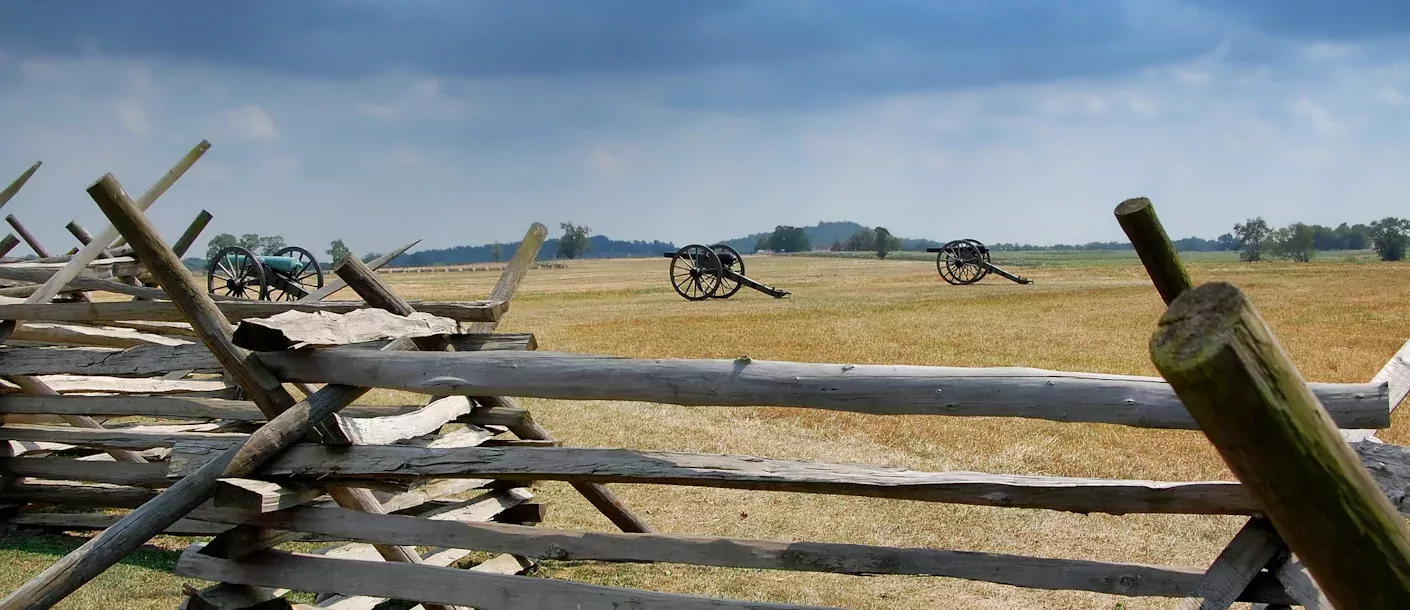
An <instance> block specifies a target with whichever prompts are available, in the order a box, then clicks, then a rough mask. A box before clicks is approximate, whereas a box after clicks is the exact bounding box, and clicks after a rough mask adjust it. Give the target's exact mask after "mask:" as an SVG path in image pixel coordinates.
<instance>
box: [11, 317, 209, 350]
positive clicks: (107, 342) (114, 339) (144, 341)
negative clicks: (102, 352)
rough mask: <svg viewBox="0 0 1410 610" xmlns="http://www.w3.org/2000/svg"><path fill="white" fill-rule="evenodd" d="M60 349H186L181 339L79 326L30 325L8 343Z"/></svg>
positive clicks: (185, 341) (41, 323)
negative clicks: (163, 347)
mask: <svg viewBox="0 0 1410 610" xmlns="http://www.w3.org/2000/svg"><path fill="white" fill-rule="evenodd" d="M15 341H28V342H33V343H46V344H62V345H93V346H102V347H136V346H139V345H188V344H190V343H191V342H190V341H188V340H185V339H177V338H175V337H167V336H163V335H158V334H152V333H145V332H140V331H137V330H132V329H127V328H105V327H96V326H85V325H80V324H50V323H47V322H30V323H28V324H25V325H23V326H20V327H18V328H16V329H15V332H14V334H13V335H10V342H15Z"/></svg>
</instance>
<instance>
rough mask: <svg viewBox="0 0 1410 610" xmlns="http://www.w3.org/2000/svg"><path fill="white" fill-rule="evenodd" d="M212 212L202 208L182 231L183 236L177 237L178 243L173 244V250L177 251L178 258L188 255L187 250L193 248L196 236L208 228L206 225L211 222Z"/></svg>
mask: <svg viewBox="0 0 1410 610" xmlns="http://www.w3.org/2000/svg"><path fill="white" fill-rule="evenodd" d="M211 218H213V217H212V216H211V213H210V212H207V211H205V210H201V213H200V214H197V215H196V218H195V219H194V220H192V221H191V224H190V225H189V226H187V227H186V230H185V231H183V232H182V233H181V237H178V238H176V243H174V244H172V246H171V251H172V252H175V253H176V256H177V258H180V257H182V256H185V255H186V251H187V250H189V249H191V244H194V243H196V238H197V237H200V236H201V231H204V230H206V225H207V224H210V221H211Z"/></svg>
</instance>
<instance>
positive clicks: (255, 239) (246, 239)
mask: <svg viewBox="0 0 1410 610" xmlns="http://www.w3.org/2000/svg"><path fill="white" fill-rule="evenodd" d="M236 245H237V246H240V247H241V248H244V249H246V250H249V251H250V252H254V253H256V254H258V253H259V246H260V238H259V234H258V233H246V234H244V235H241V236H240V243H238V244H236Z"/></svg>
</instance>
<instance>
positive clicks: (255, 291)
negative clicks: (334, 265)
mask: <svg viewBox="0 0 1410 610" xmlns="http://www.w3.org/2000/svg"><path fill="white" fill-rule="evenodd" d="M206 287H207V289H208V290H209V291H210V293H211V294H217V295H221V296H228V297H235V298H239V299H253V300H258V301H297V300H299V299H302V298H304V297H306V296H308V294H309V293H311V292H313V291H315V290H318V289H319V288H322V287H323V270H322V269H321V268H319V266H318V261H316V260H314V258H313V253H311V252H309V251H308V250H305V249H303V248H300V247H298V246H289V247H287V248H283V249H280V250H279V251H278V252H275V253H274V256H258V255H256V254H255V253H253V252H250V251H249V250H247V249H245V248H241V247H240V246H230V247H229V248H225V249H223V250H221V251H220V252H217V253H216V255H215V256H214V257H212V258H211V260H210V263H209V264H208V265H207V267H206Z"/></svg>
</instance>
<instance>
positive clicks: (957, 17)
mask: <svg viewBox="0 0 1410 610" xmlns="http://www.w3.org/2000/svg"><path fill="white" fill-rule="evenodd" d="M0 137H3V140H0V184H3V183H8V181H9V180H11V179H12V178H13V177H14V176H17V175H19V174H20V172H22V171H23V170H24V169H25V168H27V167H28V166H29V165H30V164H32V163H33V162H34V161H37V160H42V161H43V162H44V165H43V167H42V168H41V169H40V170H39V172H38V173H37V174H36V175H35V177H34V178H33V179H32V180H31V181H30V182H29V184H28V185H27V186H26V187H25V188H24V190H23V191H21V192H20V194H19V195H18V196H17V197H16V198H15V199H14V200H13V201H11V202H10V203H9V204H8V205H7V206H5V208H4V209H3V210H2V211H0V215H4V214H14V215H15V216H16V217H17V218H19V219H21V220H22V221H23V222H24V223H25V224H26V225H27V226H28V227H29V228H30V229H31V231H33V232H34V233H35V234H36V235H37V236H38V237H39V239H41V240H42V241H43V242H44V243H45V245H46V246H47V247H48V248H49V249H51V250H59V251H61V250H67V249H68V248H70V247H72V246H74V245H76V242H74V240H73V238H72V237H70V236H69V235H68V234H67V232H65V231H64V229H63V225H64V223H66V222H68V221H70V220H78V222H80V223H81V224H83V225H84V226H85V227H87V228H88V229H89V230H90V231H92V232H94V233H97V232H98V231H100V230H102V229H103V228H104V227H106V226H107V222H106V220H105V218H104V217H103V216H102V214H101V212H100V211H99V210H98V209H97V207H96V206H95V205H94V204H93V203H92V200H91V199H89V198H88V196H87V195H86V193H84V192H83V191H84V189H85V188H87V186H88V185H89V184H91V183H92V182H93V181H94V180H96V179H97V178H99V177H100V176H102V175H103V174H104V173H107V172H111V173H113V175H114V176H116V177H117V178H118V180H119V181H120V182H121V183H122V184H123V185H124V187H125V188H126V190H127V191H128V192H129V194H131V195H132V196H133V197H136V196H137V195H139V194H140V193H141V192H143V191H145V190H146V189H147V187H149V186H150V185H151V184H152V183H153V182H154V181H155V180H157V178H158V177H160V176H161V175H162V174H163V173H165V172H166V170H167V169H168V168H169V167H170V166H171V165H172V164H174V163H175V162H176V161H177V160H178V159H180V158H181V157H182V155H184V154H185V153H186V152H187V151H188V150H190V149H191V147H193V146H194V145H195V144H196V143H197V142H199V141H200V140H202V139H206V140H209V141H210V142H211V144H212V147H211V149H210V151H209V152H207V153H206V155H205V156H204V157H203V158H202V160H201V161H199V162H198V163H197V164H196V166H195V167H194V168H192V170H191V171H190V172H189V173H188V174H187V175H186V176H185V177H184V178H182V179H181V181H180V182H178V183H177V185H176V186H175V187H173V188H172V189H171V190H170V191H169V192H168V193H167V194H166V195H165V196H164V197H162V198H161V199H160V200H159V201H158V202H157V204H156V205H155V206H154V207H153V208H152V209H151V210H150V211H149V215H150V216H151V218H152V219H153V220H154V221H155V222H156V223H157V225H158V227H159V229H161V230H162V231H163V234H164V235H166V236H167V238H168V240H174V239H175V237H176V236H177V235H178V234H179V232H180V231H181V230H182V229H183V228H184V227H185V225H186V224H187V222H189V220H190V219H191V218H192V217H194V216H195V214H196V213H197V212H198V211H199V210H200V209H206V210H209V211H210V212H211V213H212V214H214V215H215V220H214V221H213V222H212V224H211V226H210V228H209V229H207V231H208V233H207V234H206V235H205V236H204V237H207V238H208V237H210V236H213V235H214V234H216V233H219V232H226V233H233V234H236V235H239V234H242V233H259V234H275V233H277V234H281V235H283V236H284V237H285V238H286V240H287V241H288V242H289V243H291V244H295V245H303V246H305V247H307V248H308V249H310V250H312V251H314V252H315V253H316V254H319V255H321V254H322V253H323V251H324V250H325V249H326V248H327V244H328V242H329V241H330V240H332V239H343V240H345V242H346V243H347V245H348V246H349V247H350V248H352V250H353V251H354V252H359V253H365V252H371V251H385V250H388V249H391V248H393V247H395V246H397V245H400V244H403V243H406V242H409V241H411V240H414V239H422V240H423V241H422V243H421V245H420V246H419V247H420V248H439V247H449V246H454V245H462V244H481V243H486V242H491V241H514V240H517V239H519V238H520V237H521V236H522V235H523V234H524V231H525V230H527V228H528V226H529V224H530V223H532V222H542V223H544V224H546V225H548V226H549V227H550V235H553V236H556V235H558V234H559V233H560V231H559V229H558V224H559V223H561V222H573V223H576V224H584V225H587V226H589V227H590V228H591V229H592V231H593V232H594V233H597V234H604V235H608V236H610V237H612V238H615V239H646V240H650V239H661V240H668V241H674V242H676V243H677V244H686V243H693V242H701V243H713V242H714V241H718V240H722V239H726V238H731V237H737V236H741V235H744V234H747V233H752V232H757V231H767V230H771V229H772V228H773V227H774V226H775V225H779V224H791V225H808V224H812V223H815V222H817V221H820V220H853V221H856V222H860V223H863V224H866V225H870V226H878V225H879V226H885V227H888V228H889V229H890V230H891V231H892V233H894V234H897V235H902V236H906V237H927V238H931V239H939V240H948V239H958V238H976V239H979V240H981V241H986V242H990V243H995V242H1001V241H1002V242H1026V243H1036V244H1051V243H1073V242H1085V241H1092V240H1115V239H1122V234H1121V231H1120V229H1119V227H1118V226H1117V224H1116V222H1115V220H1114V219H1113V218H1112V216H1111V213H1112V209H1113V208H1114V207H1115V206H1116V204H1118V203H1120V202H1121V201H1122V200H1124V199H1126V198H1129V197H1136V196H1146V197H1150V198H1151V199H1152V200H1153V201H1154V202H1155V204H1156V207H1157V209H1158V210H1159V212H1160V216H1161V219H1162V221H1163V222H1164V223H1165V225H1166V228H1167V230H1168V232H1170V233H1172V234H1173V235H1174V236H1176V237H1183V236H1188V235H1199V236H1203V237H1214V236H1215V235H1218V234H1219V233H1223V232H1226V231H1228V230H1229V228H1230V227H1232V225H1233V224H1234V223H1236V222H1240V221H1243V220H1244V219H1246V218H1249V217H1253V216H1260V215H1261V216H1263V217H1264V218H1265V219H1267V220H1268V221H1269V223H1270V224H1273V225H1275V226H1281V225H1286V224H1288V223H1291V222H1294V221H1304V222H1316V223H1321V224H1336V223H1340V222H1343V221H1348V222H1353V223H1354V222H1369V221H1371V220H1374V219H1378V218H1381V217H1384V216H1388V215H1399V216H1402V217H1403V216H1407V215H1410V196H1407V193H1410V2H1405V1H1404V0H1341V1H1339V2H1333V1H1314V0H1282V1H1272V0H1268V1H1260V0H1183V1H1181V0H1068V1H1064V2H1052V1H1047V0H989V1H986V2H978V1H975V2H969V1H950V2H941V1H930V2H922V1H919V0H876V1H872V2H862V1H858V0H831V1H829V0H593V1H590V2H586V1H582V0H512V1H511V0H502V1H493V2H491V1H479V0H401V1H397V2H392V1H386V0H301V1H299V2H287V1H285V0H244V1H240V2H235V1H227V2H184V3H177V2H167V1H157V0H128V1H125V2H110V1H105V0H63V1H54V2H25V3H14V4H13V5H11V6H9V7H7V9H6V18H5V19H4V20H3V21H0ZM19 252H20V251H17V253H19Z"/></svg>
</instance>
